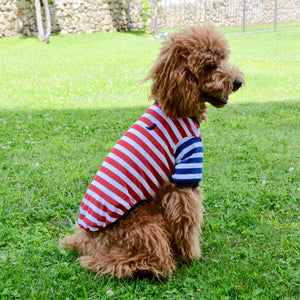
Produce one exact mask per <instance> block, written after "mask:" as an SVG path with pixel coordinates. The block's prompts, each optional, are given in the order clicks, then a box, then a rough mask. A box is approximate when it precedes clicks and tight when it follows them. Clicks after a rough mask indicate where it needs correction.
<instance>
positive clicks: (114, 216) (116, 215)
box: [82, 184, 128, 219]
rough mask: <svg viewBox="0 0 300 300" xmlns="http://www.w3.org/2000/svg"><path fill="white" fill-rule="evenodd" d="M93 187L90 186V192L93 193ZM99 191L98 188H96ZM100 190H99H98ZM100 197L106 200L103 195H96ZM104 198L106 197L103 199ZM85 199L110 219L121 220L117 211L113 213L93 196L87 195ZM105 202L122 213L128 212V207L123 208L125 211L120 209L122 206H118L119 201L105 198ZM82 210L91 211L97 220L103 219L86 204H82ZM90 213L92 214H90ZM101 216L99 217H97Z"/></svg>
mask: <svg viewBox="0 0 300 300" xmlns="http://www.w3.org/2000/svg"><path fill="white" fill-rule="evenodd" d="M91 187H92V185H91V184H90V186H89V190H91V191H93V189H92V188H91ZM96 189H97V188H96ZM97 190H99V189H97ZM95 193H96V192H95ZM96 194H97V195H98V196H99V197H101V198H104V197H105V196H104V195H103V194H102V193H96ZM103 196H104V197H103ZM84 198H85V199H86V200H88V201H89V202H91V203H92V204H94V205H95V206H96V207H97V208H98V209H100V210H102V211H103V212H104V213H107V214H108V215H109V216H110V217H112V218H119V217H120V216H121V215H120V214H118V213H117V212H115V211H111V210H110V209H109V208H108V207H107V206H105V204H104V203H102V202H100V201H98V200H96V199H95V198H94V197H93V196H91V195H89V194H88V193H86V194H85V196H84ZM104 199H105V201H107V202H109V203H110V204H111V205H113V206H114V207H118V208H119V209H120V210H121V211H123V213H126V212H127V211H128V210H127V208H126V207H123V206H122V207H123V209H122V208H121V207H120V205H118V204H119V203H118V202H117V201H109V200H108V199H107V198H104ZM82 208H83V209H84V210H87V211H88V212H89V211H91V212H93V213H91V215H92V216H95V218H97V219H98V218H103V217H102V216H101V215H99V214H98V213H97V212H95V211H94V210H92V208H91V207H89V206H88V205H86V204H85V203H84V202H82ZM89 213H90V212H89ZM96 215H97V216H99V217H96Z"/></svg>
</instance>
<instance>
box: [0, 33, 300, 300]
mask: <svg viewBox="0 0 300 300" xmlns="http://www.w3.org/2000/svg"><path fill="white" fill-rule="evenodd" d="M227 37H228V39H229V40H230V44H231V49H232V53H233V56H232V61H233V62H234V63H236V64H237V65H239V66H241V68H242V70H243V71H244V72H245V75H246V80H247V85H246V87H245V88H243V90H242V91H240V92H238V93H236V95H234V96H232V97H231V98H230V104H229V105H228V106H227V107H226V108H223V109H220V110H218V109H215V108H212V107H210V114H209V117H210V123H208V124H203V125H202V127H201V128H202V135H203V139H204V147H205V150H204V153H205V161H204V179H203V182H202V183H201V187H202V188H203V190H204V194H205V208H206V212H207V213H206V216H205V224H204V227H203V235H202V252H203V255H202V258H201V259H200V260H199V261H194V262H192V263H190V264H182V265H179V267H178V269H177V270H176V272H175V274H174V276H173V278H172V279H171V280H169V281H149V280H124V281H120V280H117V279H115V278H95V275H94V274H92V273H90V272H88V271H86V270H84V269H82V268H81V267H80V265H79V263H78V262H77V261H76V258H77V255H76V254H75V253H69V252H64V251H62V250H61V249H60V248H59V239H60V237H61V235H63V234H65V233H67V232H70V231H71V226H72V224H74V223H75V222H76V218H77V215H78V207H79V204H80V202H81V198H82V196H83V195H84V193H85V191H86V188H87V186H88V184H89V183H90V181H91V180H92V178H93V177H94V175H95V172H96V171H97V169H98V167H99V165H100V163H101V162H102V161H103V159H104V157H105V156H106V154H107V153H108V152H109V150H110V149H111V147H112V146H113V145H114V144H115V142H116V141H117V140H118V139H119V138H120V137H121V136H122V135H123V133H124V132H125V131H126V130H127V129H128V128H129V127H130V126H131V124H132V123H133V122H134V121H135V120H136V119H137V118H139V116H140V115H141V114H142V113H143V112H144V110H145V109H146V107H147V106H148V105H149V103H148V102H147V95H148V93H149V85H150V84H149V83H146V84H143V85H140V84H139V80H140V79H142V78H143V77H144V76H145V75H146V72H147V70H148V69H149V65H150V63H151V61H153V60H154V59H155V57H156V55H157V53H158V51H159V47H160V42H158V41H154V40H150V39H148V38H147V36H144V35H141V34H132V33H96V34H91V35H69V36H54V37H52V40H51V44H49V45H47V47H45V46H44V45H41V44H40V43H39V42H38V40H37V39H36V38H5V39H1V40H0V65H1V75H2V78H3V80H1V81H0V91H1V93H0V157H1V160H0V269H1V273H0V295H1V298H3V299H49V298H53V299H67V298H69V299H149V298H153V299H236V298H237V299H297V298H298V296H299V292H300V291H299V270H298V269H299V250H300V249H299V248H300V246H299V230H300V220H299V198H300V197H299V192H300V186H299V177H300V172H299V161H300V154H299V153H300V144H299V127H300V118H299V107H300V95H299V89H300V85H299V82H300V74H299V72H298V69H299V61H298V55H299V53H298V51H297V49H299V47H300V45H299V43H300V39H299V31H285V32H276V33H264V34H253V35H234V36H227Z"/></svg>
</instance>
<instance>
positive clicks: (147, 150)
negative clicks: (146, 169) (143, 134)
mask: <svg viewBox="0 0 300 300" xmlns="http://www.w3.org/2000/svg"><path fill="white" fill-rule="evenodd" d="M138 127H139V126H133V127H132V128H134V129H136V130H138ZM125 136H126V137H129V138H130V139H131V140H133V141H135V142H136V143H137V144H138V145H139V146H140V147H142V148H143V150H144V151H145V152H146V153H148V154H149V155H150V156H151V157H152V158H153V160H154V161H155V162H156V163H157V164H158V165H159V167H160V169H161V170H162V171H163V172H164V173H165V175H166V176H167V177H168V178H170V170H168V168H167V167H166V166H165V165H164V163H163V162H162V161H161V159H160V158H159V157H158V156H157V154H156V153H155V152H154V151H152V149H151V148H150V147H149V146H148V145H147V144H146V143H145V142H144V141H143V140H142V139H140V138H139V137H138V136H136V135H135V134H133V133H132V132H129V131H128V132H126V134H125ZM131 147H132V146H131ZM134 151H135V153H137V154H138V155H139V156H140V157H141V158H142V159H144V160H145V161H146V158H145V157H144V156H143V155H142V153H140V152H138V151H137V150H136V149H134ZM149 166H150V164H149ZM151 169H153V170H154V171H155V173H156V174H157V176H158V177H159V178H160V179H159V181H160V180H161V179H162V178H161V176H159V174H158V173H157V171H156V170H155V169H154V167H153V166H152V165H151Z"/></svg>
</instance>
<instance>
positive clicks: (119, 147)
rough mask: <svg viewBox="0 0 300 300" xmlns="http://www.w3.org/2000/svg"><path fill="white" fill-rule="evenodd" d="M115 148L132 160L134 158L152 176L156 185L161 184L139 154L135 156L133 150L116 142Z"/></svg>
mask: <svg viewBox="0 0 300 300" xmlns="http://www.w3.org/2000/svg"><path fill="white" fill-rule="evenodd" d="M115 148H116V149H118V150H120V151H121V152H122V153H123V154H125V155H126V156H128V157H129V158H130V159H131V160H133V161H134V162H135V163H136V164H137V165H138V166H139V167H140V168H141V169H142V170H143V171H144V172H145V173H146V174H147V175H148V177H150V179H151V181H152V182H153V183H154V184H155V185H156V186H159V183H158V181H157V179H156V178H155V177H154V176H153V174H152V173H151V172H150V171H149V170H148V168H147V167H146V166H145V165H144V164H143V162H142V161H141V160H140V159H139V158H138V157H137V156H135V155H134V154H133V153H132V152H130V151H129V150H127V149H126V148H125V147H123V146H122V145H120V144H116V146H115Z"/></svg>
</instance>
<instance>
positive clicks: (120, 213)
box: [62, 27, 244, 278]
mask: <svg viewBox="0 0 300 300" xmlns="http://www.w3.org/2000/svg"><path fill="white" fill-rule="evenodd" d="M228 57H229V48H228V45H227V42H226V40H225V39H224V37H223V35H222V34H221V33H219V32H217V31H216V30H215V29H213V28H210V27H205V28H201V27H192V28H190V29H187V30H183V31H181V32H179V33H176V34H174V35H173V36H171V37H170V38H169V39H168V40H166V41H165V42H164V43H163V45H162V48H161V50H160V53H159V55H158V58H157V60H156V62H155V63H154V65H153V67H152V68H151V70H150V72H149V74H148V76H147V77H146V79H145V80H152V85H151V95H150V98H151V99H152V100H153V101H154V103H153V104H152V105H151V106H150V107H149V108H148V109H147V111H146V112H145V113H144V114H143V116H142V117H141V118H140V119H139V120H138V121H137V122H136V123H134V125H133V126H132V127H131V128H130V129H129V130H128V132H127V133H125V135H124V136H123V137H122V138H121V139H120V140H119V142H118V143H117V144H116V145H115V146H114V147H113V149H112V150H111V152H110V153H109V154H108V156H107V157H106V159H105V160H104V162H103V164H102V165H101V167H100V169H99V170H98V172H97V174H96V176H95V178H94V180H93V181H92V183H91V184H90V186H89V188H88V191H87V193H86V195H85V197H84V199H83V201H82V203H81V205H80V214H79V217H78V224H77V225H76V226H75V233H73V234H69V235H66V236H65V237H64V239H63V240H62V246H63V247H65V248H68V249H72V250H75V251H77V252H78V253H79V254H80V255H81V258H80V262H81V264H82V266H83V267H85V268H88V269H90V270H92V271H94V272H96V273H97V274H98V275H112V276H116V277H118V278H128V277H135V276H147V277H148V276H151V277H156V278H157V277H158V278H168V277H170V276H172V274H173V271H174V269H175V267H176V263H177V262H178V261H183V262H189V261H192V260H194V259H197V258H199V257H200V255H201V250H200V234H201V224H202V222H203V211H204V209H203V204H202V202H203V195H202V191H201V189H200V187H199V182H200V181H201V179H202V165H203V144H202V137H201V133H200V125H199V124H200V123H201V122H203V121H207V120H208V119H207V105H206V104H207V103H210V104H211V105H213V106H215V107H217V108H221V107H224V106H225V105H226V104H227V103H228V96H229V95H230V94H231V93H232V92H235V91H237V90H238V89H239V88H240V87H241V86H242V85H243V84H244V75H243V73H242V72H241V71H240V70H239V69H238V68H237V67H235V66H232V65H231V64H230V63H229V61H228Z"/></svg>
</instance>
